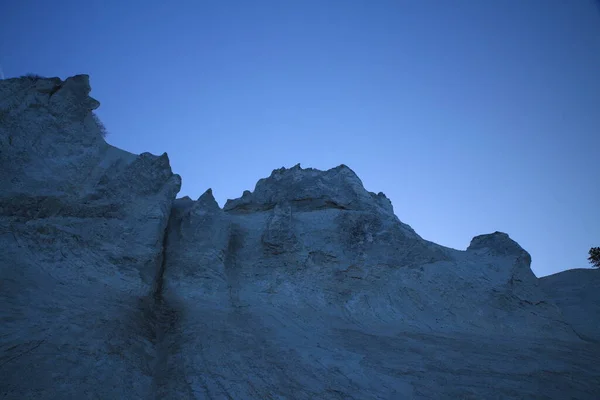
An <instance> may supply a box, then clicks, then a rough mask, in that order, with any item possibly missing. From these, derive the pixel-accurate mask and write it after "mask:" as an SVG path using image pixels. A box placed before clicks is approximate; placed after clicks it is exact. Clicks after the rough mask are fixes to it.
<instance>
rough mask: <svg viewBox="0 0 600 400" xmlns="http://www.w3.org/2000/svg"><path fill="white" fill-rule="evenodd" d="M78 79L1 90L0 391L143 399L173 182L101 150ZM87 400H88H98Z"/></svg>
mask: <svg viewBox="0 0 600 400" xmlns="http://www.w3.org/2000/svg"><path fill="white" fill-rule="evenodd" d="M89 92H90V86H89V83H88V77H87V76H85V75H80V76H75V77H73V78H69V79H67V80H66V81H64V82H63V81H61V80H60V79H30V78H24V79H8V80H0V118H1V119H0V170H1V171H2V174H1V177H0V248H2V251H1V252H0V277H1V284H0V285H1V286H0V304H1V305H0V320H1V321H2V322H1V324H0V326H1V327H0V332H1V335H0V336H1V338H0V346H1V347H0V349H1V350H0V351H1V360H0V375H1V376H2V384H1V385H0V388H1V390H0V392H1V393H2V395H3V396H5V397H6V398H19V399H24V398H94V396H95V395H97V396H98V397H99V398H128V397H131V398H141V397H147V396H150V393H151V389H150V388H151V383H152V374H153V370H154V362H155V351H154V344H153V342H154V341H155V337H154V336H155V328H154V326H153V324H154V321H153V318H151V317H152V301H153V300H152V299H153V298H152V292H153V287H154V285H155V282H156V275H157V274H158V272H159V268H160V266H161V262H162V244H163V236H164V232H165V228H166V226H167V222H168V218H169V214H170V210H171V204H172V202H173V200H174V198H175V195H176V193H177V192H178V191H179V187H180V178H179V176H177V175H173V174H172V173H171V169H170V167H169V160H168V158H167V156H166V154H164V155H162V156H160V157H156V156H153V155H150V154H148V153H145V154H142V155H139V156H136V155H134V154H130V153H127V152H125V151H122V150H119V149H117V148H114V147H112V146H110V145H108V144H106V142H105V141H104V140H103V139H102V137H101V135H100V131H99V129H98V126H97V125H96V123H95V122H94V119H93V118H92V115H91V111H92V110H93V109H95V108H97V107H98V105H99V103H98V102H97V101H96V100H94V99H92V98H91V97H89V95H88V94H89ZM98 397H95V398H98Z"/></svg>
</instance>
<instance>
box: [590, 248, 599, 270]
mask: <svg viewBox="0 0 600 400" xmlns="http://www.w3.org/2000/svg"><path fill="white" fill-rule="evenodd" d="M589 254H590V256H589V257H588V260H589V261H590V263H591V264H592V265H593V266H594V267H596V268H600V247H592V248H591V249H590V253H589Z"/></svg>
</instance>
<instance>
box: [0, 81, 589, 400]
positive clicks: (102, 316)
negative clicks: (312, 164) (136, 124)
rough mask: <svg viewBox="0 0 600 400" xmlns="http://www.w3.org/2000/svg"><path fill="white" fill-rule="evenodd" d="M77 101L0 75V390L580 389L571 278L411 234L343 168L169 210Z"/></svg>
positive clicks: (580, 331)
mask: <svg viewBox="0 0 600 400" xmlns="http://www.w3.org/2000/svg"><path fill="white" fill-rule="evenodd" d="M89 92H90V87H89V84H88V78H87V76H83V75H82V76H76V77H73V78H70V79H67V80H66V81H61V80H59V79H31V78H21V79H10V80H4V81H0V143H1V147H0V168H1V169H2V171H3V174H2V176H1V177H0V245H1V246H2V248H3V249H4V251H3V252H1V253H0V278H1V281H0V282H1V283H0V321H1V325H0V376H2V377H3V378H2V380H1V381H0V394H1V395H3V396H4V397H3V398H7V399H23V398H47V399H68V398H77V399H88V398H89V399H97V398H101V399H104V398H106V399H112V398H131V399H149V398H160V399H186V398H189V399H405V398H406V399H413V398H414V399H421V398H422V399H429V398H436V399H437V398H439V399H442V398H448V399H455V398H464V399H467V398H473V399H475V398H477V399H479V398H540V399H542V398H543V399H547V398H555V399H563V398H578V399H593V398H597V393H599V392H600V368H599V367H598V362H597V360H598V359H600V346H599V343H598V342H597V341H596V340H595V338H598V326H597V324H596V325H594V324H593V323H589V322H585V321H586V318H590V317H593V316H594V315H597V312H596V311H597V310H596V311H594V310H595V308H593V307H592V306H589V305H588V306H586V305H585V304H584V303H585V302H584V301H583V300H582V299H583V298H582V297H581V296H583V293H591V292H593V290H592V288H593V287H594V285H595V283H593V282H595V281H591V280H590V279H588V278H589V277H585V278H583V279H584V280H586V281H588V282H589V283H583V282H582V278H581V277H579V276H575V275H573V274H570V271H569V275H565V276H568V277H569V278H568V279H563V278H562V276H558V277H556V276H555V277H548V278H543V279H541V280H538V279H537V278H536V277H535V276H534V275H533V273H532V272H531V269H530V268H529V264H530V256H529V254H528V253H527V252H526V251H525V250H523V249H522V248H521V247H520V246H519V245H518V244H517V243H516V242H514V241H513V240H511V239H510V238H509V237H508V235H506V234H504V233H500V232H495V233H492V234H488V235H481V236H477V237H475V238H473V240H472V241H471V244H470V246H469V247H468V249H467V250H466V251H458V250H454V249H449V248H445V247H442V246H439V245H436V244H434V243H431V242H428V241H426V240H424V239H422V238H421V237H420V236H419V235H418V234H417V233H415V232H414V230H413V229H412V228H410V227H409V226H408V225H406V224H404V223H402V222H401V221H400V220H399V219H398V218H397V217H396V215H395V214H394V210H393V208H392V205H391V203H390V201H389V200H388V199H387V198H386V197H385V195H384V194H382V193H379V194H375V193H370V192H367V191H366V190H365V189H364V187H363V185H362V182H361V181H360V179H359V178H358V177H357V176H356V174H355V173H354V172H353V171H352V170H351V169H349V168H348V167H346V166H344V165H342V166H339V167H337V168H333V169H331V170H328V171H319V170H314V169H302V168H301V167H300V166H299V165H297V166H295V167H293V168H290V169H285V168H281V169H278V170H275V171H273V173H272V174H271V176H269V177H268V178H265V179H261V180H260V181H258V183H257V185H256V187H255V189H254V191H253V192H250V191H246V192H244V194H243V195H242V197H241V198H239V199H235V200H230V201H228V202H227V203H226V205H225V206H224V207H223V208H220V207H219V206H218V204H217V203H216V201H215V199H214V197H213V195H212V192H211V191H210V190H208V191H207V192H206V193H204V194H203V195H202V196H201V197H200V198H199V199H198V200H196V201H193V200H191V199H189V198H183V199H177V200H174V198H175V195H176V193H177V192H178V190H179V186H180V179H179V177H178V176H177V175H173V174H172V172H171V169H170V167H169V162H168V159H167V156H166V154H165V155H163V156H160V157H156V156H152V155H150V154H147V153H145V154H142V155H140V156H135V155H132V154H130V153H127V152H124V151H122V150H119V149H116V148H114V147H112V146H110V145H108V144H106V143H105V142H104V140H103V139H102V138H101V135H100V132H99V129H98V126H97V125H96V122H95V121H94V119H93V117H92V115H91V111H92V110H93V109H94V108H96V107H98V105H99V104H98V102H97V101H95V100H94V99H92V98H90V97H89ZM592 272H598V271H592ZM565 274H566V273H565ZM558 275H560V274H558ZM596 275H597V274H596ZM584 285H587V287H584ZM588 300H589V299H585V301H586V302H587V301H588ZM594 313H595V314H594Z"/></svg>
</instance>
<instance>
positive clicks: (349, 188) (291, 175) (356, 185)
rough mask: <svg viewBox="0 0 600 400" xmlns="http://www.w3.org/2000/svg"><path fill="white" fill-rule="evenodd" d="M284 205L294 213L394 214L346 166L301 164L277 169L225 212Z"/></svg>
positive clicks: (229, 202)
mask: <svg viewBox="0 0 600 400" xmlns="http://www.w3.org/2000/svg"><path fill="white" fill-rule="evenodd" d="M283 203H286V204H289V205H290V206H291V207H292V209H293V210H294V211H315V210H323V209H339V210H354V211H366V210H373V211H379V212H381V213H386V214H393V213H394V210H393V207H392V204H391V202H390V201H389V199H388V198H387V197H386V196H385V195H384V194H383V193H379V194H375V193H371V192H368V191H367V190H366V189H365V188H364V186H363V183H362V181H361V180H360V178H359V177H358V176H357V175H356V173H355V172H354V171H353V170H352V169H350V168H349V167H347V166H346V165H343V164H342V165H339V166H337V167H335V168H331V169H329V170H326V171H322V170H318V169H315V168H302V167H301V166H300V164H296V165H295V166H293V167H292V168H279V169H275V170H273V172H272V173H271V175H270V176H269V177H268V178H263V179H260V180H259V181H258V182H257V183H256V187H255V188H254V191H253V192H250V191H245V192H244V194H243V195H242V197H240V198H238V199H233V200H227V202H226V203H225V207H224V210H225V211H228V212H246V213H247V212H258V211H267V210H271V209H273V208H274V207H275V206H276V205H277V204H283Z"/></svg>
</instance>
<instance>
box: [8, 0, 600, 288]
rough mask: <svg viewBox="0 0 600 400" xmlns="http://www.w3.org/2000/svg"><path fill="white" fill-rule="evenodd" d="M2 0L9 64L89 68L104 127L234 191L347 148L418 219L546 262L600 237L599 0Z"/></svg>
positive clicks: (456, 241)
mask: <svg viewBox="0 0 600 400" xmlns="http://www.w3.org/2000/svg"><path fill="white" fill-rule="evenodd" d="M11 3H12V4H10V3H9V2H6V3H5V4H4V5H3V7H2V13H1V14H0V63H1V65H2V67H3V70H4V74H5V75H6V77H13V76H19V75H23V74H25V73H29V72H32V73H38V74H41V75H44V76H59V77H61V78H66V77H68V76H71V75H74V74H79V73H86V74H89V75H90V77H91V83H92V89H93V91H92V96H93V97H95V98H96V99H98V100H99V101H100V102H101V103H102V105H101V107H100V109H99V110H98V114H99V116H100V117H101V119H102V120H103V121H104V123H105V125H106V126H107V128H108V130H109V131H110V136H109V137H108V138H107V139H108V141H109V142H110V143H111V144H113V145H115V146H118V147H121V148H123V149H125V150H128V151H131V152H134V153H140V152H144V151H149V152H152V153H154V154H161V153H162V152H164V151H166V152H167V153H168V154H169V157H170V159H171V165H172V167H173V170H174V171H175V172H176V173H179V174H180V175H181V176H182V178H183V187H182V191H181V192H180V196H183V195H189V196H190V197H192V198H197V197H198V196H200V194H202V193H203V192H204V191H205V190H206V189H207V188H209V187H211V188H213V190H214V193H215V197H216V198H217V200H218V201H219V203H220V204H221V205H223V203H224V201H225V200H226V199H227V198H236V197H239V196H240V195H241V193H242V191H243V190H245V189H250V190H252V189H253V188H254V184H255V183H256V181H257V180H258V179H260V178H262V177H265V176H268V175H269V174H270V172H271V170H273V169H275V168H279V167H282V166H285V167H291V166H293V165H294V164H296V163H299V162H300V163H301V164H302V166H303V167H315V168H320V169H328V168H331V167H334V166H336V165H339V164H342V163H343V164H346V165H348V166H350V167H351V168H352V169H353V170H354V171H356V173H357V174H358V175H359V176H360V177H361V179H362V180H363V182H364V184H365V187H366V188H367V189H368V190H371V191H375V192H379V191H383V192H384V193H386V194H387V196H388V197H389V198H390V199H391V200H392V202H393V204H394V207H395V210H396V214H397V215H398V217H399V218H400V219H401V220H402V221H404V222H406V223H408V224H410V225H411V226H412V227H413V228H414V229H415V230H416V231H417V232H418V233H419V234H420V235H421V236H423V237H424V238H426V239H429V240H432V241H435V242H437V243H440V244H443V245H446V246H450V247H454V248H458V249H465V248H466V247H467V246H468V244H469V241H470V239H471V238H472V237H473V236H475V235H478V234H481V233H489V232H493V231H496V230H499V231H504V232H507V233H508V234H509V235H511V237H512V238H513V239H515V240H517V241H518V242H519V243H520V244H521V245H522V246H523V247H524V248H525V249H526V250H528V251H529V252H530V253H531V255H532V257H533V263H532V269H533V270H534V272H535V273H536V274H537V275H538V276H543V275H547V274H551V273H554V272H557V271H561V270H564V269H569V268H580V267H588V266H589V264H588V263H587V260H586V257H587V251H588V250H589V248H590V247H592V246H600V207H599V205H600V165H599V159H600V157H599V149H600V7H598V5H597V4H596V3H594V2H593V0H589V1H587V0H571V1H565V0H560V1H559V0H525V1H523V0H505V1H491V0H481V1H472V0H452V1H445V0H438V1H431V0H412V1H403V0H396V1H387V0H377V1H367V0H365V1H358V0H339V1H328V0H290V1H279V0H272V1H245V0H244V1H241V0H240V1H208V0H196V1H174V2H166V1H155V0H146V1H143V2H142V1H136V0H132V1H113V0H105V1H87V2H85V6H83V3H81V2H80V1H53V2H39V1H32V0H21V1H18V2H11Z"/></svg>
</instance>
